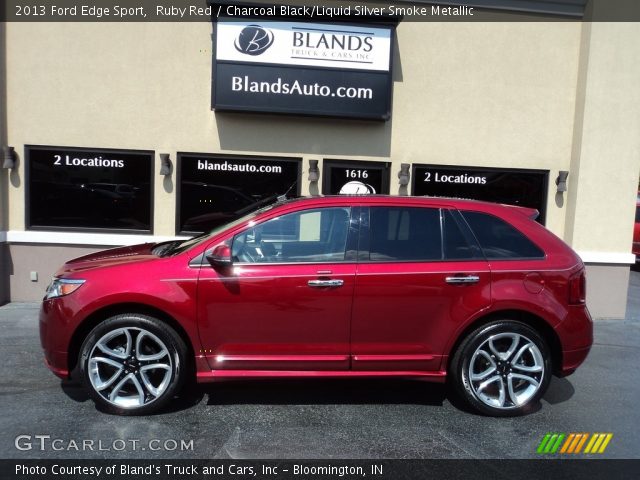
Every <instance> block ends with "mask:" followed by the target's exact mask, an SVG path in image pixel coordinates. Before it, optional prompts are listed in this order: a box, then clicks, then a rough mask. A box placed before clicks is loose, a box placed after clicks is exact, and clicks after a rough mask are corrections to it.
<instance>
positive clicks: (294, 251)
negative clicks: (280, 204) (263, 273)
mask: <svg viewBox="0 0 640 480" xmlns="http://www.w3.org/2000/svg"><path fill="white" fill-rule="evenodd" d="M349 217H350V209H349V208H342V207H339V208H323V209H315V210H305V211H302V212H295V213H290V214H287V215H283V216H281V217H277V218H273V219H271V220H269V221H267V222H264V223H262V224H260V225H257V226H255V227H253V228H250V229H248V230H245V231H244V232H243V233H241V234H239V235H236V236H235V237H234V239H233V244H232V247H231V253H232V256H233V261H234V262H240V263H291V262H304V263H310V262H311V263H315V262H320V263H324V262H342V261H344V259H345V250H346V244H347V234H348V232H349Z"/></svg>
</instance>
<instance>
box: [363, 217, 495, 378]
mask: <svg viewBox="0 0 640 480" xmlns="http://www.w3.org/2000/svg"><path fill="white" fill-rule="evenodd" d="M361 215H362V216H361V230H360V233H361V235H360V239H359V241H360V248H359V254H358V269H357V275H356V284H355V291H354V303H353V314H352V325H351V355H352V369H353V370H370V371H371V370H373V371H385V370H386V371H389V370H394V371H438V370H439V369H440V364H441V360H442V357H443V354H444V349H445V345H446V343H447V341H448V340H449V338H450V336H451V335H452V333H453V332H454V331H455V330H456V328H457V327H458V326H459V325H460V324H461V323H462V322H464V321H465V320H467V319H468V318H469V317H470V316H471V315H473V314H475V313H476V312H478V311H480V310H482V309H484V308H486V307H488V306H489V304H490V301H491V273H490V270H489V265H488V263H487V262H486V260H485V259H484V258H483V256H482V253H481V251H480V249H479V248H478V246H477V244H476V242H475V240H474V239H473V238H472V236H471V235H470V233H469V232H468V229H465V228H464V224H463V223H462V221H461V218H460V217H459V214H458V212H457V211H456V210H449V209H440V208H425V207H416V206H411V207H408V206H397V205H394V206H371V207H370V208H363V212H362V214H361Z"/></svg>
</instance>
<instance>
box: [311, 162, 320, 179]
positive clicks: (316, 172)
mask: <svg viewBox="0 0 640 480" xmlns="http://www.w3.org/2000/svg"><path fill="white" fill-rule="evenodd" d="M319 179H320V169H319V168H318V160H309V181H310V182H317V181H318V180H319Z"/></svg>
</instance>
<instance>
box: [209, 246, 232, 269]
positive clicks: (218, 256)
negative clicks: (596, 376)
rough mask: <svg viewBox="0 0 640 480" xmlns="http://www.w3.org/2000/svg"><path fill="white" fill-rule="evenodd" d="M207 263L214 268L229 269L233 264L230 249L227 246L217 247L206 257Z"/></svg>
mask: <svg viewBox="0 0 640 480" xmlns="http://www.w3.org/2000/svg"><path fill="white" fill-rule="evenodd" d="M205 258H206V259H207V261H208V262H209V263H210V264H211V265H213V266H214V267H218V268H224V267H230V266H231V264H232V263H233V261H232V259H231V247H229V245H224V244H222V245H218V246H216V247H215V248H214V249H213V251H212V252H211V253H210V254H208V255H207V256H206V257H205Z"/></svg>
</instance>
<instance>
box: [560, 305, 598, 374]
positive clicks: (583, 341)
mask: <svg viewBox="0 0 640 480" xmlns="http://www.w3.org/2000/svg"><path fill="white" fill-rule="evenodd" d="M556 333H557V334H558V337H559V338H560V342H561V344H562V363H561V365H559V366H558V367H559V368H557V369H556V374H557V375H559V376H567V375H570V374H572V373H573V372H574V371H575V370H576V368H578V367H579V366H580V365H582V363H583V362H584V361H585V359H586V358H587V355H588V354H589V351H590V350H591V345H593V320H592V319H591V314H590V313H589V310H588V309H587V307H586V306H585V305H575V306H570V307H569V313H568V315H567V317H566V319H565V320H564V321H563V322H562V323H560V324H559V325H558V326H557V327H556Z"/></svg>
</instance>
